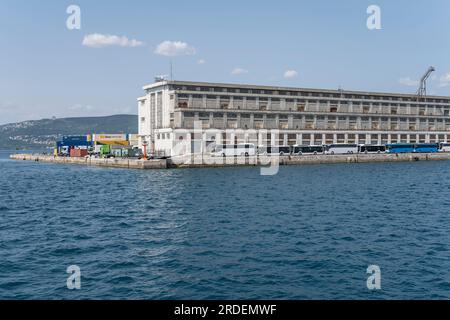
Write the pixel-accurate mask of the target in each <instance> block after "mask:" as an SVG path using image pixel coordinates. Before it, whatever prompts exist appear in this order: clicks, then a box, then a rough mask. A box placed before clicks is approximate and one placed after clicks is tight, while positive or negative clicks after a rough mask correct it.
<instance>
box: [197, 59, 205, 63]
mask: <svg viewBox="0 0 450 320" xmlns="http://www.w3.org/2000/svg"><path fill="white" fill-rule="evenodd" d="M197 63H198V64H205V63H206V60H204V59H200V60H198V61H197Z"/></svg>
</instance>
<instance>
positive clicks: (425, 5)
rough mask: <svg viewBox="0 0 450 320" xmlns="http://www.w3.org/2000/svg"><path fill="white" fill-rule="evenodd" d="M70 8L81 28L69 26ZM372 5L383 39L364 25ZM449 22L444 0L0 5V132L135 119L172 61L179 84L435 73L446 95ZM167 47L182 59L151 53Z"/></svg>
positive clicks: (392, 84)
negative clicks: (43, 123)
mask: <svg viewBox="0 0 450 320" xmlns="http://www.w3.org/2000/svg"><path fill="white" fill-rule="evenodd" d="M71 4H76V5H78V6H79V7H80V8H81V30H68V29H67V28H66V20H67V17H68V14H67V13H66V9H67V7H68V6H69V5H71ZM371 4H376V5H378V6H379V7H380V8H381V23H382V29H381V30H372V31H370V30H368V29H367V27H366V20H367V17H368V14H367V13H366V9H367V7H368V6H369V5H371ZM449 14H450V1H447V0H430V1H420V2H419V1H406V0H396V1H379V0H371V1H366V0H342V1H331V0H329V1H325V0H315V1H299V0H296V1H287V0H285V1H283V0H279V1H242V0H241V1H235V0H228V1H221V2H219V1H211V0H209V1H206V0H205V1H200V0H198V1H195V0H193V1H181V0H171V1H132V0H129V1H123V0H115V1H103V0H96V1H84V0H83V1H81V0H73V1H62V0H59V1H56V0H48V1H30V0H27V1H25V0H1V1H0V43H1V50H0V124H1V123H8V122H15V121H19V120H30V119H40V118H43V117H52V116H56V117H66V116H91V115H109V114H117V113H136V112H137V104H136V98H137V97H138V96H140V95H142V93H143V92H142V86H143V85H145V84H147V83H151V82H152V81H153V78H154V76H155V75H160V74H168V73H169V65H170V63H169V61H170V59H172V60H173V65H174V78H175V79H178V80H197V81H217V82H232V83H251V84H268V85H282V86H299V87H314V88H315V87H317V88H330V89H337V88H338V87H339V86H341V87H342V88H344V89H348V90H370V91H388V92H406V93H408V92H414V91H416V89H417V88H416V86H417V83H416V82H417V80H418V79H419V78H420V76H421V75H422V74H423V73H424V72H425V71H426V69H427V68H428V67H429V66H430V65H433V66H435V67H436V69H437V71H436V72H435V73H434V75H433V77H432V79H430V81H429V93H433V94H438V95H450V61H449V59H448V56H449V55H448V53H449V52H450V41H449V39H450V19H449V18H448V17H449ZM92 34H98V35H100V37H102V36H103V37H104V38H100V40H102V39H103V40H107V41H109V43H110V45H105V46H102V47H92V44H93V43H95V41H98V40H99V38H98V36H97V38H95V37H94V38H92V36H91V37H90V38H89V35H92ZM107 35H116V36H118V37H126V39H128V42H126V39H125V40H123V39H124V38H122V42H121V43H122V46H120V45H118V42H119V41H118V40H117V38H107V37H106V36H107ZM85 37H88V38H87V39H88V40H91V42H89V41H85V45H83V40H84V39H85ZM133 39H134V40H136V41H137V42H135V44H136V43H137V44H139V45H131V41H132V40H133ZM119 40H120V38H119ZM92 41H93V42H92ZM124 41H125V42H124ZM164 41H171V42H170V43H169V44H170V45H172V46H173V43H174V42H176V41H178V42H180V43H181V45H180V47H179V48H178V49H179V50H178V51H177V52H178V53H179V55H177V56H174V57H172V58H169V57H167V56H164V55H160V54H156V53H155V50H156V49H157V47H158V45H159V44H161V43H163V42H164ZM170 45H169V49H170V47H171V46H170ZM183 46H184V47H183ZM160 52H161V50H160ZM164 52H166V51H164V50H162V53H164ZM200 60H203V62H204V63H201V64H200V63H199V61H200ZM233 70H234V72H233ZM286 71H291V72H289V73H288V75H291V77H285V73H286Z"/></svg>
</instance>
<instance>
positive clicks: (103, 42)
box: [83, 33, 144, 48]
mask: <svg viewBox="0 0 450 320" xmlns="http://www.w3.org/2000/svg"><path fill="white" fill-rule="evenodd" d="M143 45H144V43H143V42H142V41H138V40H135V39H131V40H130V39H128V38H127V37H125V36H115V35H109V34H106V35H105V34H100V33H93V34H88V35H87V36H84V39H83V46H86V47H91V48H103V47H107V46H119V47H131V48H135V47H142V46H143Z"/></svg>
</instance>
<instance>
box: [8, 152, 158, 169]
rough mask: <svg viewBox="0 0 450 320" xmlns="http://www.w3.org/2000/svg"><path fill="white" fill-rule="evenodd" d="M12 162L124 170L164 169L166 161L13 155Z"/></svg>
mask: <svg viewBox="0 0 450 320" xmlns="http://www.w3.org/2000/svg"><path fill="white" fill-rule="evenodd" d="M10 159H13V160H25V161H36V162H48V163H59V164H77V165H87V166H99V167H113V168H126V169H166V168H167V160H165V159H161V160H147V161H146V160H137V159H102V158H69V157H54V156H47V155H37V154H13V155H11V156H10Z"/></svg>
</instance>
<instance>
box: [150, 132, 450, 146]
mask: <svg viewBox="0 0 450 320" xmlns="http://www.w3.org/2000/svg"><path fill="white" fill-rule="evenodd" d="M176 138H177V140H179V141H183V140H185V139H187V136H186V135H185V134H183V135H177V136H176ZM158 139H159V138H158ZM190 139H191V140H203V139H205V140H206V141H208V142H216V143H222V144H233V143H254V144H256V145H270V144H271V145H296V144H303V145H322V144H332V143H359V144H386V143H425V142H427V143H437V142H447V141H450V135H443V134H439V135H437V134H428V135H427V134H350V133H349V134H339V133H338V134H318V133H303V134H272V133H266V134H235V133H226V132H223V133H218V134H215V135H211V134H209V135H208V134H198V135H194V134H191V135H190Z"/></svg>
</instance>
